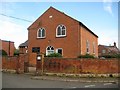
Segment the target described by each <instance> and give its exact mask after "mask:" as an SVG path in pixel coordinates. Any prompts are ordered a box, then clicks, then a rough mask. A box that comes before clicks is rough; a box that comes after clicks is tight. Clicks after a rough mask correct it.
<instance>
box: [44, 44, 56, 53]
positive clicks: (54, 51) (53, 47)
mask: <svg viewBox="0 0 120 90" xmlns="http://www.w3.org/2000/svg"><path fill="white" fill-rule="evenodd" d="M48 47H50V46H47V48H48ZM51 47H53V46H51ZM47 48H46V55H49V54H48V51H53V53H54V52H55V49H54V50H47ZM53 48H54V47H53ZM50 49H51V48H50Z"/></svg>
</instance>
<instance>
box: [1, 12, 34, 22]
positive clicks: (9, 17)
mask: <svg viewBox="0 0 120 90" xmlns="http://www.w3.org/2000/svg"><path fill="white" fill-rule="evenodd" d="M0 15H2V16H5V17H9V18H13V19H17V20H22V21H25V22H32V21H29V20H26V19H22V18H18V17H14V16H9V15H6V14H2V13H0Z"/></svg>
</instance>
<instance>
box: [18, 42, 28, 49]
mask: <svg viewBox="0 0 120 90" xmlns="http://www.w3.org/2000/svg"><path fill="white" fill-rule="evenodd" d="M26 46H28V40H27V41H25V42H24V43H21V44H20V45H19V47H26Z"/></svg>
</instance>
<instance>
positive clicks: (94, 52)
mask: <svg viewBox="0 0 120 90" xmlns="http://www.w3.org/2000/svg"><path fill="white" fill-rule="evenodd" d="M93 54H95V42H93Z"/></svg>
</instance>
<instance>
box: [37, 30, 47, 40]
mask: <svg viewBox="0 0 120 90" xmlns="http://www.w3.org/2000/svg"><path fill="white" fill-rule="evenodd" d="M37 38H45V29H44V28H39V29H38V32H37Z"/></svg>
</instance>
